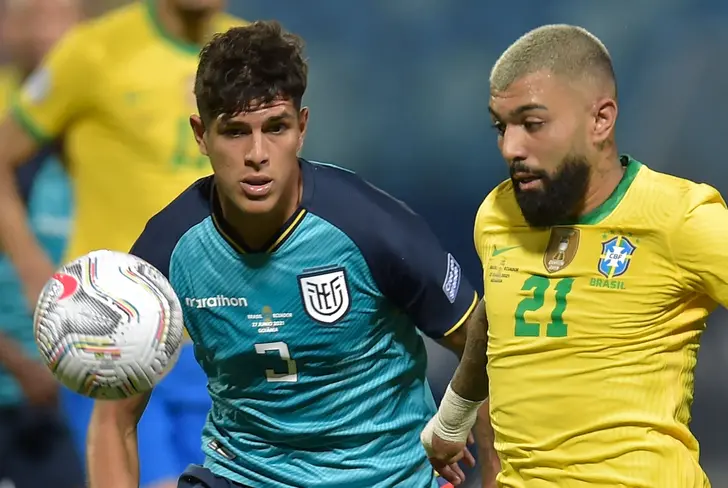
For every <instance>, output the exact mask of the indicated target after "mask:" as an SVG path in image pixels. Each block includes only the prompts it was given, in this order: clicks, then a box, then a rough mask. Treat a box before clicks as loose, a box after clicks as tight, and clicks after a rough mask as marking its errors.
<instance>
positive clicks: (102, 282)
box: [33, 251, 184, 399]
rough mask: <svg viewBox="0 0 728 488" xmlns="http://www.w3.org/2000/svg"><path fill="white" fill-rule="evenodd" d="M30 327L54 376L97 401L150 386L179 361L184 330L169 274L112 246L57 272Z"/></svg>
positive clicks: (138, 391)
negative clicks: (165, 275)
mask: <svg viewBox="0 0 728 488" xmlns="http://www.w3.org/2000/svg"><path fill="white" fill-rule="evenodd" d="M33 328H34V333H35V341H36V344H37V345H38V349H39V350H40V353H41V357H42V358H43V361H44V362H45V363H46V365H47V366H48V367H49V368H50V370H51V371H52V372H53V374H54V375H55V376H56V378H58V380H60V382H61V383H63V384H64V385H65V386H66V387H68V388H70V389H71V390H73V391H75V392H78V393H81V394H82V395H85V396H88V397H92V398H98V399H120V398H126V397H130V396H134V395H137V394H139V393H143V392H146V391H149V390H151V389H152V387H153V386H154V385H155V384H157V383H158V382H159V381H160V380H161V379H162V378H163V377H164V375H165V374H166V373H167V372H168V371H169V370H170V369H171V368H172V367H173V366H174V364H175V363H176V362H177V359H178V357H179V352H180V347H181V345H182V341H183V334H184V323H183V319H182V307H181V306H180V302H179V299H178V298H177V295H176V294H175V293H174V290H173V289H172V285H171V284H170V283H169V281H167V279H166V278H165V277H164V275H163V274H162V273H161V272H160V271H159V270H157V269H156V268H155V267H154V266H152V265H151V264H149V263H147V262H146V261H144V260H142V259H139V258H138V257H136V256H132V255H130V254H125V253H121V252H114V251H93V252H91V253H89V254H87V255H85V256H83V257H80V258H78V259H76V260H75V261H73V262H71V263H69V264H66V265H65V266H63V267H62V268H61V269H59V270H58V271H57V272H56V273H55V274H54V275H53V277H52V278H51V279H50V280H49V281H48V283H47V284H46V285H45V287H44V288H43V291H42V293H41V295H40V298H39V299H38V303H37V305H36V308H35V314H34V317H33Z"/></svg>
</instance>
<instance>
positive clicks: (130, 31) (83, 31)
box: [72, 2, 149, 43]
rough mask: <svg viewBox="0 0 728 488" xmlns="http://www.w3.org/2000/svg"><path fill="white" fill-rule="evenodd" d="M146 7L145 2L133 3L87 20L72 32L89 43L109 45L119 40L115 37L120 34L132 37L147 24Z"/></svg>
mask: <svg viewBox="0 0 728 488" xmlns="http://www.w3.org/2000/svg"><path fill="white" fill-rule="evenodd" d="M147 8H149V7H147V6H146V3H145V2H133V3H131V4H129V5H125V6H123V7H120V8H117V9H114V10H111V11H109V12H107V13H105V14H103V15H100V16H98V17H94V18H91V19H87V20H85V21H83V22H81V23H79V24H78V25H77V26H75V27H74V28H73V29H72V31H73V32H74V33H75V34H76V36H78V37H81V38H83V39H85V40H89V41H97V42H103V43H109V42H112V41H116V42H117V43H118V40H119V38H118V37H116V38H114V36H115V35H117V34H121V33H122V32H123V33H124V34H125V35H126V36H127V37H128V36H131V35H134V34H135V33H136V31H137V30H139V28H141V27H142V26H144V25H145V24H146V23H147V16H148V14H147Z"/></svg>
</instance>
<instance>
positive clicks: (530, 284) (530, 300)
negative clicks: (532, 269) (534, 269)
mask: <svg viewBox="0 0 728 488" xmlns="http://www.w3.org/2000/svg"><path fill="white" fill-rule="evenodd" d="M551 281H552V280H550V279H548V278H545V277H543V276H531V277H529V278H527V279H526V281H524V282H523V286H522V287H521V291H531V290H533V296H532V297H526V298H524V299H523V300H521V302H520V303H519V304H518V307H517V308H516V314H515V315H516V317H515V318H516V330H515V334H516V336H518V337H538V336H540V335H541V324H540V323H538V322H526V312H535V311H536V310H538V309H540V308H541V307H543V305H544V300H545V297H546V291H547V290H548V288H549V286H550V285H551ZM573 283H574V278H563V279H561V280H559V281H558V282H557V283H556V286H555V287H554V291H555V299H556V305H555V306H554V309H553V310H552V311H551V322H549V323H548V324H547V325H546V337H566V333H567V332H568V327H567V325H566V324H565V323H564V311H566V305H567V303H566V296H567V295H568V294H569V292H571V285H573Z"/></svg>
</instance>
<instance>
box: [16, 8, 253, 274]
mask: <svg viewBox="0 0 728 488" xmlns="http://www.w3.org/2000/svg"><path fill="white" fill-rule="evenodd" d="M155 9H156V7H155V2H153V1H151V0H149V1H147V2H137V3H134V4H131V5H129V6H127V7H124V8H121V9H119V10H116V11H114V12H111V13H109V14H107V15H104V16H102V17H99V18H97V19H95V20H92V21H90V22H87V23H84V24H82V25H80V26H78V27H76V28H74V29H73V30H72V31H71V32H70V33H69V34H67V35H66V36H65V38H64V39H62V40H61V41H60V42H59V44H58V45H57V46H56V47H55V48H54V49H53V50H52V51H51V53H50V54H49V55H48V57H47V59H46V60H45V61H44V63H43V65H42V66H41V67H40V68H39V69H38V70H37V71H36V72H35V73H34V74H33V75H32V76H31V77H30V78H29V79H28V81H27V82H26V83H25V84H24V86H23V87H22V89H21V91H20V95H19V97H18V98H17V101H16V103H14V105H13V115H14V116H15V118H16V120H18V121H19V122H20V123H21V124H22V125H23V126H24V127H25V128H26V129H27V130H28V131H29V133H31V134H32V135H33V136H34V137H35V138H37V139H38V140H39V141H47V140H49V139H58V138H61V139H62V141H63V148H64V156H65V160H66V161H67V164H68V171H69V174H70V176H71V179H72V182H73V188H74V204H75V215H74V227H73V228H72V230H71V236H70V241H69V243H68V248H67V251H66V261H68V260H71V259H74V258H76V257H78V256H80V255H83V254H86V253H88V252H90V251H92V250H95V249H112V250H118V251H124V252H126V251H128V250H129V249H130V248H131V246H132V244H133V243H134V241H135V239H136V238H137V236H138V235H139V234H140V233H141V231H142V229H143V228H144V225H145V223H146V221H147V220H148V219H149V218H150V217H151V216H152V215H154V214H155V213H156V212H158V211H159V210H161V209H162V208H163V207H164V206H165V205H166V204H167V203H169V202H170V201H171V200H172V199H174V198H175V197H176V196H177V195H178V194H179V193H180V192H181V191H182V190H184V189H185V188H186V187H187V186H189V185H190V184H191V183H192V182H193V181H195V180H196V179H198V178H200V177H202V176H204V175H207V174H209V173H210V172H211V169H210V166H209V162H208V160H207V158H206V157H203V156H201V155H200V154H199V152H198V149H197V144H196V143H195V140H194V137H193V135H192V131H191V129H190V127H189V122H188V119H189V116H190V114H192V113H194V112H195V111H196V106H195V100H194V95H193V84H194V76H195V71H196V69H197V56H198V54H199V50H200V48H199V46H196V45H190V44H185V43H183V42H181V41H179V40H175V39H173V38H171V37H169V36H168V35H167V34H166V33H165V32H164V30H163V28H162V26H161V25H160V23H159V21H158V19H157V16H156V10H155ZM244 23H245V22H244V21H242V20H240V19H236V18H234V17H231V16H228V15H226V14H220V15H219V16H218V17H217V19H216V20H215V30H216V31H218V32H223V31H226V30H227V29H228V28H230V27H233V26H235V25H243V24H244ZM211 34H212V33H211Z"/></svg>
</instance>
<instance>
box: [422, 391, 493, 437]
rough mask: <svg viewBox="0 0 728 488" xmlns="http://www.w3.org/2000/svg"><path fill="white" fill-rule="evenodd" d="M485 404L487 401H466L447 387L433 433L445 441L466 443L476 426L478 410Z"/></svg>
mask: <svg viewBox="0 0 728 488" xmlns="http://www.w3.org/2000/svg"><path fill="white" fill-rule="evenodd" d="M483 403H485V400H483V401H480V402H476V401H473V400H466V399H465V398H463V397H461V396H460V395H458V394H457V393H455V392H454V391H453V389H452V388H451V387H450V385H447V390H445V395H444V396H443V397H442V402H440V408H439V409H438V411H437V415H436V416H435V422H434V425H433V427H434V430H433V432H434V433H435V434H437V436H438V437H439V438H440V439H442V440H445V441H450V442H465V441H466V440H467V439H468V434H469V433H470V431H471V430H472V428H473V426H474V425H475V421H476V419H477V417H478V409H479V408H480V406H481V405H482V404H483Z"/></svg>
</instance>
